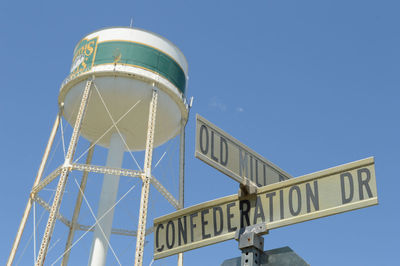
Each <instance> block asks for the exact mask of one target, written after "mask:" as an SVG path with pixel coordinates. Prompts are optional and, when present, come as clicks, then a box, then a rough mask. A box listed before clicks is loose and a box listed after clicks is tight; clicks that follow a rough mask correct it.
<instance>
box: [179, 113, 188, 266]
mask: <svg viewBox="0 0 400 266" xmlns="http://www.w3.org/2000/svg"><path fill="white" fill-rule="evenodd" d="M185 126H186V123H185V121H184V120H182V121H181V133H180V144H179V208H180V209H183V207H184V202H185V200H184V199H185ZM178 266H183V253H179V254H178Z"/></svg>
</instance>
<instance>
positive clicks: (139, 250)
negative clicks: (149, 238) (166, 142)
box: [135, 89, 158, 266]
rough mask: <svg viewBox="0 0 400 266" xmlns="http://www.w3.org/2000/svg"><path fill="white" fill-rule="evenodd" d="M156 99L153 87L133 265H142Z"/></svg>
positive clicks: (156, 93)
mask: <svg viewBox="0 0 400 266" xmlns="http://www.w3.org/2000/svg"><path fill="white" fill-rule="evenodd" d="M157 99H158V91H157V90H156V89H154V90H153V96H152V98H151V102H150V108H149V120H148V123H147V140H146V151H145V158H144V167H143V171H144V175H143V185H142V193H141V199H140V210H139V222H138V232H137V239H136V252H135V266H142V264H143V251H144V242H145V229H146V219H147V206H148V202H149V192H150V180H151V179H152V178H151V164H152V157H153V141H154V129H155V122H156V112H157Z"/></svg>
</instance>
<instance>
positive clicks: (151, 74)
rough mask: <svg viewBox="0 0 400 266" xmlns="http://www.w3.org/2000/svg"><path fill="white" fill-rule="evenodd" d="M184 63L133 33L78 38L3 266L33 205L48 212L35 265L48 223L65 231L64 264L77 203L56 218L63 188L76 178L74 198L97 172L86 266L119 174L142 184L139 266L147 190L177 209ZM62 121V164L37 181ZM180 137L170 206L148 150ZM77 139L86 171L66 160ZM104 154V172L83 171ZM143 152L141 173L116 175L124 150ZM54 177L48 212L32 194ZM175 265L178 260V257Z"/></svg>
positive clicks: (110, 31) (99, 260)
mask: <svg viewBox="0 0 400 266" xmlns="http://www.w3.org/2000/svg"><path fill="white" fill-rule="evenodd" d="M186 83H187V62H186V59H185V57H184V55H183V53H182V52H181V51H180V50H179V49H178V48H177V47H176V46H175V45H174V44H172V43H171V42H170V41H168V40H167V39H165V38H163V37H161V36H159V35H157V34H154V33H151V32H148V31H145V30H140V29H135V28H124V27H116V28H107V29H102V30H99V31H95V32H93V33H91V34H89V35H87V36H86V37H85V38H83V39H82V40H81V41H80V42H79V43H78V44H77V46H76V47H75V50H74V55H73V63H72V67H71V71H70V74H69V76H68V77H67V78H66V79H65V81H64V82H63V83H62V85H61V89H60V94H59V97H58V104H59V110H60V111H59V113H58V115H57V118H56V121H55V123H54V126H53V129H52V132H51V135H50V139H49V141H48V144H47V147H46V150H45V153H44V156H43V159H42V162H41V165H40V167H39V171H38V174H37V176H36V179H35V182H34V185H33V188H32V191H31V194H30V197H29V200H28V203H27V206H26V209H25V212H24V215H23V218H22V221H21V224H20V227H19V230H18V233H17V236H16V239H15V241H14V245H13V248H12V251H11V253H10V257H9V260H8V265H11V264H12V262H13V260H14V257H15V253H16V250H17V248H18V245H19V242H20V239H21V235H22V233H23V230H24V227H25V224H26V221H27V219H28V215H29V212H30V209H31V206H32V203H33V202H34V201H36V202H38V203H39V204H41V205H42V206H43V207H45V208H46V209H47V210H48V211H49V218H48V221H47V225H46V228H45V231H44V234H43V238H42V242H41V246H40V249H39V253H38V256H37V260H36V265H43V263H44V260H45V258H46V254H47V251H48V248H49V242H50V238H51V235H52V233H53V230H54V225H55V221H56V219H59V220H61V221H63V223H64V224H66V225H67V226H68V227H69V235H68V239H67V243H66V249H65V253H64V258H63V263H62V264H63V265H66V264H67V261H68V256H69V252H70V248H71V243H72V239H73V237H74V232H75V230H76V228H77V219H78V216H79V212H80V207H81V203H82V194H78V197H77V199H76V205H75V209H74V212H73V216H72V219H71V220H70V221H69V220H68V219H66V218H65V217H62V216H61V215H60V214H59V209H60V204H61V200H62V198H63V194H64V190H65V185H66V181H67V179H68V175H69V173H70V172H71V171H72V170H80V171H83V172H84V174H83V177H82V181H81V188H80V189H81V191H82V190H83V191H84V189H85V186H86V181H87V174H88V173H89V172H97V173H104V180H103V185H102V191H101V195H100V200H99V203H98V212H97V219H98V223H96V225H95V228H94V238H93V242H92V247H91V251H90V258H89V265H96V266H97V265H105V261H106V255H107V249H108V245H107V244H108V241H109V237H110V234H111V233H112V230H113V229H112V222H113V213H114V206H115V201H116V196H117V191H118V183H119V177H120V175H124V176H134V177H139V178H141V179H142V191H141V200H140V210H139V214H138V228H137V232H136V237H137V240H136V253H135V265H142V257H143V248H144V240H145V233H146V218H147V206H148V198H149V187H150V183H151V184H153V185H154V186H155V188H156V189H157V190H159V191H160V192H161V194H162V195H163V196H164V197H165V198H166V199H167V200H168V201H169V202H170V203H171V204H172V205H173V206H174V207H175V208H177V209H179V208H182V207H183V166H184V128H185V125H186V122H187V118H188V109H189V106H188V104H187V102H186V97H185V90H186ZM62 117H63V118H64V119H66V120H67V121H68V122H69V123H70V124H71V126H73V132H72V136H71V139H70V143H69V147H68V150H67V152H66V156H65V161H64V163H63V164H62V165H61V166H60V167H58V168H57V169H56V170H54V171H53V172H52V173H51V174H50V175H48V176H47V177H45V178H42V175H43V170H44V167H45V165H46V162H47V160H48V157H49V151H50V149H51V147H52V145H53V140H54V138H55V135H56V132H57V128H58V127H59V123H60V120H61V119H62ZM178 134H180V163H179V164H180V165H179V168H180V170H179V172H180V181H179V186H180V187H179V200H176V199H175V198H174V197H173V196H172V195H171V193H169V192H168V190H167V189H166V188H165V187H163V186H162V185H161V184H160V182H158V180H157V179H156V178H155V177H153V176H152V174H151V166H152V153H153V148H154V147H156V146H159V145H161V144H163V143H165V142H167V141H168V140H170V139H172V138H174V137H175V136H177V135H178ZM79 136H82V137H84V138H85V139H87V140H88V141H90V142H91V149H90V150H89V152H88V155H87V159H86V164H78V163H76V162H75V161H74V154H75V149H76V145H77V141H78V138H79ZM95 145H100V146H102V147H106V148H108V155H107V162H106V165H105V166H94V165H91V156H92V154H93V147H94V146H95ZM138 150H144V151H145V153H144V154H145V155H144V156H145V157H144V166H143V169H142V170H139V171H135V170H130V169H121V166H122V160H123V156H124V152H125V151H129V152H131V151H138ZM56 178H59V180H58V184H57V188H56V192H55V196H54V200H53V203H52V205H51V206H49V205H47V206H46V204H45V203H43V201H41V200H40V198H39V197H38V192H39V191H40V190H41V189H43V188H44V187H45V186H46V185H47V184H49V183H50V182H51V181H52V180H55V179H56ZM180 260H182V257H180Z"/></svg>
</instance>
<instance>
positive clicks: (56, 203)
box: [35, 80, 93, 266]
mask: <svg viewBox="0 0 400 266" xmlns="http://www.w3.org/2000/svg"><path fill="white" fill-rule="evenodd" d="M92 82H93V81H92V80H88V81H87V83H86V86H85V89H84V91H83V94H82V100H81V104H80V106H79V110H78V115H77V116H76V121H75V125H74V130H73V132H72V136H71V140H70V142H69V146H68V151H67V155H66V156H65V161H64V167H63V168H62V170H61V174H60V179H59V181H58V184H57V188H56V193H55V194H54V199H53V204H52V205H51V209H50V213H49V218H48V220H47V224H46V228H45V230H44V234H43V238H42V244H41V245H40V250H39V254H38V257H37V260H36V263H35V265H36V266H41V265H43V264H44V260H45V259H46V255H47V250H48V248H49V244H50V238H51V235H52V234H53V231H54V225H55V223H56V215H57V214H58V211H59V209H60V204H61V200H62V197H63V195H64V190H65V185H66V183H67V179H68V174H69V172H70V164H71V162H72V160H73V158H74V154H75V148H76V144H77V143H78V138H79V132H80V129H81V125H82V120H83V117H84V115H85V111H86V106H87V103H88V100H89V96H90V91H91V87H92Z"/></svg>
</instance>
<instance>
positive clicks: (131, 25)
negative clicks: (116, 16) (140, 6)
mask: <svg viewBox="0 0 400 266" xmlns="http://www.w3.org/2000/svg"><path fill="white" fill-rule="evenodd" d="M129 27H130V28H133V18H131V24H130V25H129Z"/></svg>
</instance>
